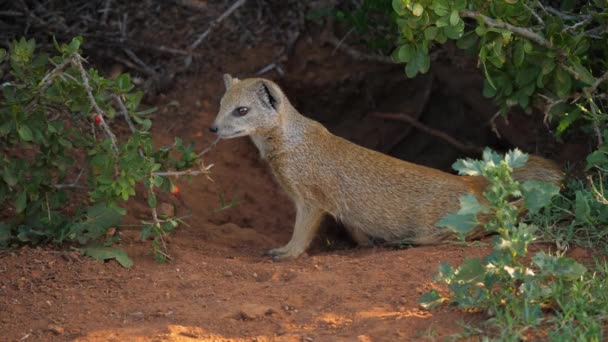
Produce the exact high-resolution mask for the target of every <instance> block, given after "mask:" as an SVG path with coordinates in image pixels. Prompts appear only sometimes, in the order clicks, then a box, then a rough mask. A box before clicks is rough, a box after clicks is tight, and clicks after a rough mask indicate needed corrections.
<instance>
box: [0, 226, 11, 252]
mask: <svg viewBox="0 0 608 342" xmlns="http://www.w3.org/2000/svg"><path fill="white" fill-rule="evenodd" d="M11 237H12V234H11V226H10V225H8V224H6V223H4V222H0V248H2V247H6V246H7V245H8V243H9V242H10V240H11Z"/></svg>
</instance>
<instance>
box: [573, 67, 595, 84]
mask: <svg viewBox="0 0 608 342" xmlns="http://www.w3.org/2000/svg"><path fill="white" fill-rule="evenodd" d="M570 63H572V66H573V67H574V70H575V71H576V73H577V74H578V76H579V78H578V79H579V81H581V82H583V83H586V84H588V85H592V84H594V83H595V78H594V77H593V75H592V74H591V72H590V71H589V70H588V69H587V68H585V67H583V66H582V65H581V63H579V62H578V61H570Z"/></svg>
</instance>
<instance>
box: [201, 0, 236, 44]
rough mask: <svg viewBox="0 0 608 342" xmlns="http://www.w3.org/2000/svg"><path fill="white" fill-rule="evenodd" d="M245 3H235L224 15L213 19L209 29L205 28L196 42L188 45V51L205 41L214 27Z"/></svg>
mask: <svg viewBox="0 0 608 342" xmlns="http://www.w3.org/2000/svg"><path fill="white" fill-rule="evenodd" d="M246 1H247V0H237V1H235V2H234V3H233V4H232V6H230V7H228V9H227V10H226V11H225V12H224V13H222V15H220V16H219V17H218V18H217V19H215V20H213V21H212V22H211V23H209V28H207V30H206V31H205V32H203V33H201V34H200V35H199V36H198V38H196V40H195V41H194V42H193V43H192V44H191V45H190V50H194V49H196V48H197V47H198V46H199V45H200V44H201V43H202V42H203V40H205V38H207V36H208V35H209V34H210V33H211V31H213V29H215V27H216V26H218V25H219V24H220V23H221V22H222V21H223V20H224V19H226V18H227V17H228V16H230V15H231V14H232V13H233V12H234V11H236V10H237V9H238V8H239V7H241V6H243V4H245V2H246Z"/></svg>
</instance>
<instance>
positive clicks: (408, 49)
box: [397, 44, 416, 63]
mask: <svg viewBox="0 0 608 342" xmlns="http://www.w3.org/2000/svg"><path fill="white" fill-rule="evenodd" d="M414 53H416V50H415V49H414V47H413V46H412V45H410V44H405V45H401V46H400V47H399V50H398V52H397V58H398V61H399V62H402V63H409V62H410V61H411V60H412V58H414Z"/></svg>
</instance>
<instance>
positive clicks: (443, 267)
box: [435, 261, 454, 284]
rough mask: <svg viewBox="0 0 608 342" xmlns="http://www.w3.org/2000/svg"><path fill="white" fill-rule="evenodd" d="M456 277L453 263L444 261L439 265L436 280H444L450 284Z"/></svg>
mask: <svg viewBox="0 0 608 342" xmlns="http://www.w3.org/2000/svg"><path fill="white" fill-rule="evenodd" d="M453 277H454V268H453V267H452V265H450V264H448V263H447V262H445V261H442V262H441V264H440V265H439V272H438V273H437V274H436V275H435V280H436V281H438V282H443V283H446V284H449V283H450V282H451V281H452V278H453Z"/></svg>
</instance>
